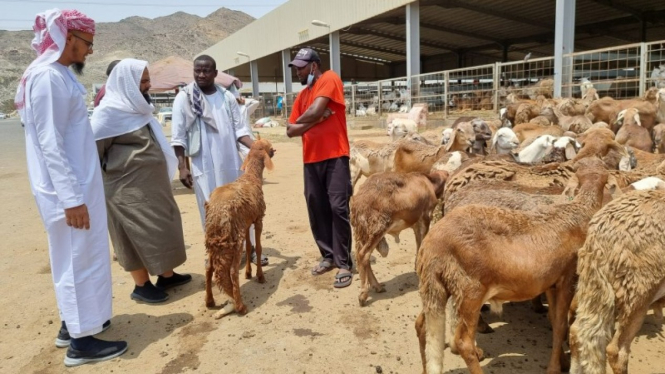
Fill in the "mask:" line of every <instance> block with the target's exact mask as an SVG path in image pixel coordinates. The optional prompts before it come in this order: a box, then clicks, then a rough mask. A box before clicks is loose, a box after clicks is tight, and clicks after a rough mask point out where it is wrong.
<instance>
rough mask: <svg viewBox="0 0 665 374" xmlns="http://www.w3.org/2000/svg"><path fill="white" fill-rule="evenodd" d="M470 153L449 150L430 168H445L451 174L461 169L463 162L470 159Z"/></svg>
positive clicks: (432, 170) (432, 169) (431, 170)
mask: <svg viewBox="0 0 665 374" xmlns="http://www.w3.org/2000/svg"><path fill="white" fill-rule="evenodd" d="M469 158H470V157H469V155H468V154H467V153H466V152H460V151H455V152H449V153H446V154H444V155H443V156H442V157H440V158H439V159H438V160H437V161H436V162H435V163H434V164H433V165H432V168H431V169H430V172H434V171H437V170H443V171H446V172H448V173H449V174H450V173H452V172H454V171H455V170H457V169H459V168H460V167H461V166H462V163H464V162H465V161H467V160H468V159H469Z"/></svg>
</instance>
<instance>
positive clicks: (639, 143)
mask: <svg viewBox="0 0 665 374" xmlns="http://www.w3.org/2000/svg"><path fill="white" fill-rule="evenodd" d="M616 124H617V125H619V126H621V127H620V128H619V130H618V131H617V133H616V137H615V140H616V142H617V143H619V144H625V145H627V146H631V147H633V148H636V149H640V150H642V151H645V152H651V148H653V141H651V134H650V133H649V130H647V129H646V128H644V127H642V123H641V122H640V114H639V112H638V110H637V109H636V108H628V109H624V110H622V111H621V112H619V115H618V116H617V120H616Z"/></svg>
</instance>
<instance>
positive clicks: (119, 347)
mask: <svg viewBox="0 0 665 374" xmlns="http://www.w3.org/2000/svg"><path fill="white" fill-rule="evenodd" d="M126 351H127V342H124V341H115V342H108V341H105V340H99V339H97V338H95V337H92V336H86V337H83V338H78V339H72V344H71V345H70V346H69V348H67V354H66V355H65V366H78V365H83V364H87V363H90V362H97V361H105V360H110V359H112V358H115V357H118V356H120V355H121V354H123V353H125V352H126Z"/></svg>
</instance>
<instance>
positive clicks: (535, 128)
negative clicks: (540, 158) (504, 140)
mask: <svg viewBox="0 0 665 374" xmlns="http://www.w3.org/2000/svg"><path fill="white" fill-rule="evenodd" d="M563 131H564V130H563V129H562V128H561V127H559V126H541V125H538V124H535V123H521V124H519V125H515V127H513V132H514V133H515V135H517V139H519V140H520V142H523V141H524V140H525V139H529V138H537V137H539V136H541V135H553V136H561V135H563Z"/></svg>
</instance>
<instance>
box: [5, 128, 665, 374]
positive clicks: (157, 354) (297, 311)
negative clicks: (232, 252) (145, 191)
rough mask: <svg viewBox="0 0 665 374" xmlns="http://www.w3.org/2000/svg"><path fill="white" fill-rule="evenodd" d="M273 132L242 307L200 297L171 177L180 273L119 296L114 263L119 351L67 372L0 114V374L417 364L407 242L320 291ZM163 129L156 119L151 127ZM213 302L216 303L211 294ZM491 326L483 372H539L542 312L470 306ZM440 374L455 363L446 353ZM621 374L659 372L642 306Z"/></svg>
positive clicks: (296, 161) (195, 258)
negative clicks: (146, 292)
mask: <svg viewBox="0 0 665 374" xmlns="http://www.w3.org/2000/svg"><path fill="white" fill-rule="evenodd" d="M259 131H260V133H261V134H262V135H263V136H266V137H268V138H269V139H271V140H272V141H273V142H274V146H275V148H276V149H277V154H276V155H275V157H274V163H275V170H274V171H273V172H272V173H268V174H266V181H265V185H264V192H265V198H266V204H267V212H266V217H265V220H264V233H263V237H262V241H263V244H264V250H265V252H266V253H267V255H268V256H269V257H270V265H269V266H267V268H266V269H265V270H266V272H265V276H266V280H267V281H266V283H265V284H259V283H258V282H257V281H256V279H252V280H244V279H241V283H242V287H241V292H242V295H243V299H244V300H245V302H246V303H247V305H248V309H249V312H248V313H247V314H246V315H245V316H239V315H235V314H232V315H229V316H226V317H224V318H222V319H221V320H215V319H213V318H212V315H213V314H214V313H215V310H209V309H207V308H206V307H205V306H204V290H203V289H204V277H203V274H204V253H205V248H204V245H203V233H202V230H201V225H200V222H199V215H198V213H197V208H196V202H195V199H194V195H193V193H191V192H190V191H189V190H187V189H184V188H182V187H181V186H179V183H178V182H176V183H174V184H173V186H174V188H175V190H174V193H175V195H176V201H177V203H178V205H179V207H180V210H181V212H182V217H183V225H184V227H183V229H184V232H185V241H186V244H187V248H188V252H187V254H188V260H187V262H186V263H185V264H184V265H182V266H181V267H180V268H178V269H177V271H179V272H185V273H190V274H192V275H193V277H194V280H193V281H192V282H191V283H190V284H187V285H185V286H182V287H178V288H176V289H174V290H172V291H170V292H169V293H170V295H171V298H170V300H169V301H168V302H166V303H164V304H161V305H147V304H138V303H136V302H135V301H132V300H131V299H130V298H129V294H130V293H131V291H132V289H133V283H132V281H131V277H130V276H129V274H128V273H126V272H124V271H123V270H122V269H121V268H120V266H119V265H118V263H117V262H113V263H112V270H113V291H114V300H113V308H114V309H113V311H114V315H113V319H112V324H111V328H110V329H109V330H108V331H106V332H104V333H101V334H100V335H99V337H100V338H103V339H125V340H127V341H128V343H129V351H128V352H127V353H126V354H124V355H123V356H121V357H119V358H116V359H114V360H110V361H106V362H102V363H97V364H94V365H84V366H81V367H78V368H73V369H68V368H66V367H65V366H64V365H63V358H64V354H65V350H63V349H58V348H56V347H55V346H54V339H55V336H56V334H57V331H58V327H59V323H60V322H59V319H58V312H57V309H56V303H55V298H54V292H53V286H52V282H51V275H50V266H49V258H48V251H47V242H46V235H45V232H44V229H43V226H42V224H41V221H40V219H39V216H38V213H37V209H36V206H35V202H34V199H33V197H32V195H31V193H30V189H29V184H28V180H27V174H26V168H25V151H24V144H25V141H24V137H23V131H22V128H21V127H20V124H19V123H18V121H16V120H4V121H0V144H1V146H0V149H1V151H0V192H1V193H2V202H3V204H2V219H1V220H0V237H2V239H3V244H2V253H3V257H2V260H0V279H1V281H0V286H1V288H2V298H0V327H1V328H2V330H1V335H0V336H1V338H0V373H42V374H47V373H62V372H65V373H68V372H76V373H93V372H104V373H142V374H148V373H162V374H175V373H189V372H197V373H220V372H221V373H419V372H420V368H421V366H420V365H421V364H420V356H419V353H418V341H417V339H416V335H415V332H414V321H415V318H416V316H417V314H418V312H419V310H420V298H419V296H418V292H417V287H418V278H417V277H416V274H415V273H414V269H413V264H414V256H415V241H414V238H413V234H412V232H411V231H410V230H409V231H407V232H405V233H403V234H402V237H401V238H402V241H401V243H400V244H395V243H394V242H393V241H392V238H388V242H389V244H390V245H391V251H390V254H389V255H388V257H387V258H379V257H378V256H375V257H374V258H373V268H374V271H375V273H376V276H377V278H378V279H379V281H380V282H384V283H385V285H386V290H387V292H385V293H382V294H376V293H373V292H370V299H369V303H368V304H369V305H367V306H366V307H363V308H361V307H359V306H358V302H357V296H358V293H359V289H358V288H359V280H358V276H357V275H356V276H355V277H354V281H353V284H352V285H351V286H350V287H348V288H345V289H341V290H336V289H333V287H332V284H333V276H334V272H330V273H327V274H325V275H322V276H318V277H314V276H312V275H310V269H311V267H312V266H314V265H315V263H316V262H317V260H318V257H319V255H318V250H317V249H316V247H315V244H314V241H313V239H312V236H311V233H310V230H309V224H308V219H307V211H306V208H305V202H304V197H303V178H302V162H301V160H302V159H301V151H302V148H301V145H300V142H299V140H290V139H287V138H286V137H285V136H284V135H283V134H284V128H276V129H260V130H259ZM165 133H166V134H167V135H170V129H168V128H165ZM351 137H352V138H356V139H357V138H368V139H373V140H379V141H387V138H386V136H385V135H384V133H383V132H382V130H379V129H371V130H352V131H351ZM215 295H216V298H217V301H218V303H219V301H221V300H222V298H221V297H219V292H217V291H216V293H215ZM483 315H484V317H485V318H486V320H487V321H488V322H489V323H490V325H491V326H492V327H493V328H494V329H495V330H496V332H495V333H493V334H489V335H478V337H477V340H478V345H479V346H480V347H481V348H483V349H484V350H485V353H486V354H487V356H488V357H487V358H486V359H485V360H484V361H483V362H482V365H483V367H484V370H485V372H486V373H496V374H508V373H544V372H545V367H546V365H547V362H548V357H549V355H550V350H551V331H550V327H549V323H548V321H547V318H546V317H545V315H542V314H535V313H534V312H532V311H531V309H530V307H529V305H528V303H514V304H513V303H511V304H507V305H506V306H505V308H504V312H503V315H502V316H496V315H491V314H489V313H483ZM444 367H445V369H446V373H464V372H467V371H466V366H465V365H464V362H463V360H462V359H461V358H460V357H459V356H455V355H452V354H451V353H450V351H449V350H447V352H446V355H445V363H444ZM630 372H631V373H658V372H660V373H664V372H665V337H664V335H663V329H662V327H661V325H660V324H658V323H657V322H656V321H655V319H654V318H653V316H652V315H650V316H648V317H647V319H646V322H645V324H644V326H643V327H642V329H641V331H640V333H639V336H638V337H637V339H636V341H635V343H634V344H633V352H632V354H631V360H630Z"/></svg>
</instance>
